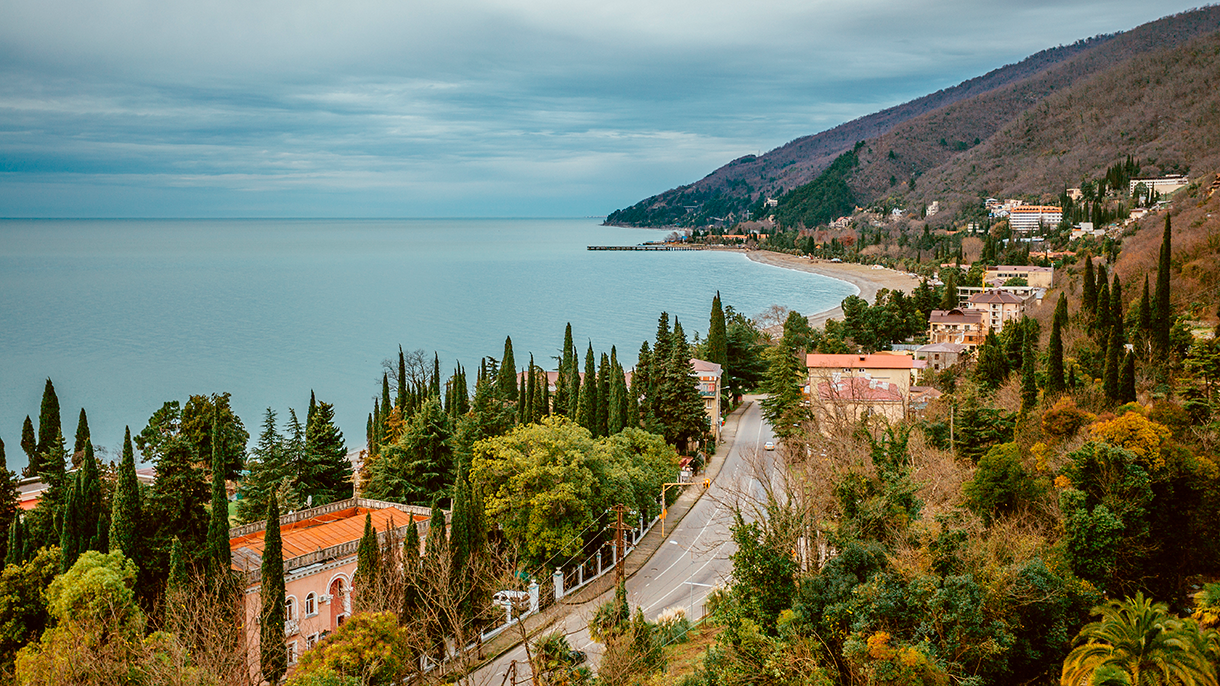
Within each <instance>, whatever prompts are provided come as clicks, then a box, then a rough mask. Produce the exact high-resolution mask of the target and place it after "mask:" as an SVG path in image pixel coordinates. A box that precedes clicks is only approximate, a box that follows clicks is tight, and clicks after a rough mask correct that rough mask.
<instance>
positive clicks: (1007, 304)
mask: <svg viewBox="0 0 1220 686" xmlns="http://www.w3.org/2000/svg"><path fill="white" fill-rule="evenodd" d="M966 308H967V309H969V310H974V311H975V312H982V313H983V330H984V331H987V330H991V331H995V332H996V333H999V332H1000V331H1002V330H1003V329H1004V325H1005V324H1007V323H1008V322H1011V321H1016V320H1019V319H1020V318H1021V317H1023V316H1024V315H1025V298H1022V297H1020V296H1017V295H1013V294H1012V293H1009V292H1007V291H1001V290H990V291H983V292H982V293H975V294H974V295H972V296H970V299H969V300H968V301H966Z"/></svg>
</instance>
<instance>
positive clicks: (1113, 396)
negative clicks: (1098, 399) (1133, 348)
mask: <svg viewBox="0 0 1220 686" xmlns="http://www.w3.org/2000/svg"><path fill="white" fill-rule="evenodd" d="M1121 335H1122V332H1121V329H1120V327H1119V325H1118V324H1115V325H1113V326H1111V327H1110V336H1109V345H1108V346H1107V347H1106V366H1105V369H1104V372H1103V375H1102V389H1103V390H1104V391H1105V394H1106V399H1107V400H1109V401H1110V402H1117V401H1118V399H1119V387H1118V377H1119V375H1120V374H1121V370H1120V369H1119V368H1120V367H1121V366H1122V364H1123V358H1122V349H1123V343H1122V340H1121V339H1120V338H1119V337H1120V336H1121Z"/></svg>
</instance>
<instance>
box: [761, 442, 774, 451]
mask: <svg viewBox="0 0 1220 686" xmlns="http://www.w3.org/2000/svg"><path fill="white" fill-rule="evenodd" d="M763 450H775V441H767V442H766V443H763Z"/></svg>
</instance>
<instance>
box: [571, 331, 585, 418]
mask: <svg viewBox="0 0 1220 686" xmlns="http://www.w3.org/2000/svg"><path fill="white" fill-rule="evenodd" d="M567 374H568V415H567V416H568V417H569V418H571V419H573V420H575V421H577V422H579V421H580V419H579V417H580V407H579V405H580V394H581V390H582V389H581V384H582V382H581V379H580V352H579V351H578V350H577V349H576V347H575V346H573V347H572V359H571V361H569V362H568V370H567Z"/></svg>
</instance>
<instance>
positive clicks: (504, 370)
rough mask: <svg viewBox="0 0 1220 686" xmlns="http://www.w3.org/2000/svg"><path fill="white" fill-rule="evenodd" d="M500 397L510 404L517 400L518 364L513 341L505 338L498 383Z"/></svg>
mask: <svg viewBox="0 0 1220 686" xmlns="http://www.w3.org/2000/svg"><path fill="white" fill-rule="evenodd" d="M496 387H497V388H498V389H499V390H500V397H501V398H502V399H504V400H506V401H508V402H514V401H516V400H517V362H516V360H514V359H513V339H512V337H511V336H505V337H504V355H503V357H501V358H500V376H499V380H498V381H497V382H496Z"/></svg>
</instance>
